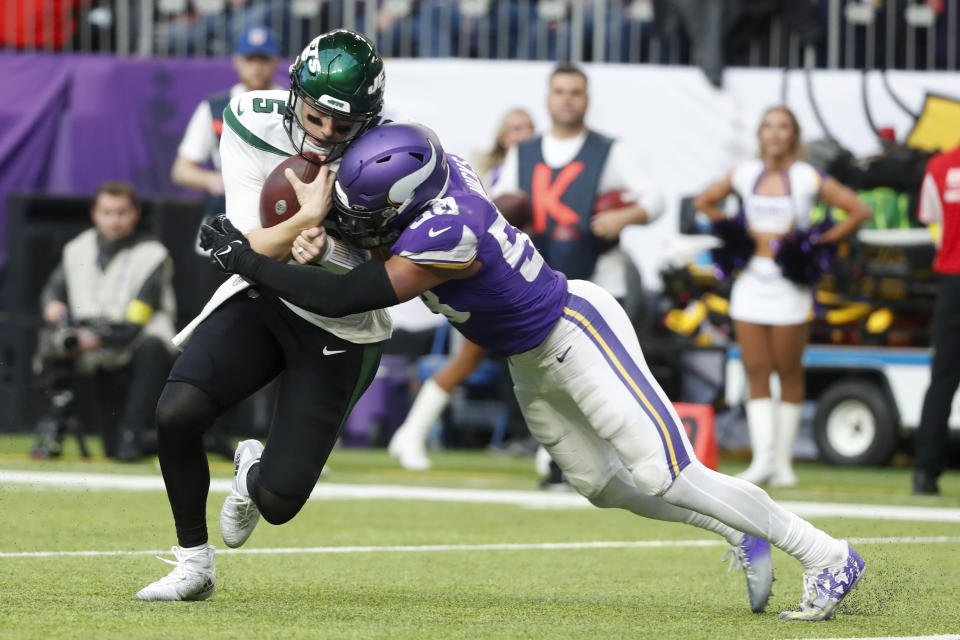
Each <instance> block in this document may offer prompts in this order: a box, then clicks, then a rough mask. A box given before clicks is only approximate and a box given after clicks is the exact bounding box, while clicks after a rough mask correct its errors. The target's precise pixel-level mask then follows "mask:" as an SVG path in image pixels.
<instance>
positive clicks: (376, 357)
mask: <svg viewBox="0 0 960 640" xmlns="http://www.w3.org/2000/svg"><path fill="white" fill-rule="evenodd" d="M382 349H383V344H382V343H380V342H373V343H371V344H365V345H363V354H362V355H361V359H360V373H359V375H358V376H357V384H356V386H354V388H353V395H352V396H350V404H348V405H347V410H346V411H345V412H344V414H343V418H341V419H340V427H339V428H338V429H337V433H338V434H339V433H340V431H341V430H343V424H344V423H345V422H346V421H347V418H348V417H350V412H351V411H353V407H354V405H355V404H357V400H359V399H360V396H361V395H363V392H364V391H366V389H367V387H368V386H370V383H371V382H373V378H374V376H375V375H376V373H377V365H378V364H379V363H380V352H381V351H382Z"/></svg>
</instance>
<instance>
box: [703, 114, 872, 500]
mask: <svg viewBox="0 0 960 640" xmlns="http://www.w3.org/2000/svg"><path fill="white" fill-rule="evenodd" d="M757 137H758V139H759V142H760V154H759V157H758V158H756V159H754V160H750V161H748V162H745V163H743V164H741V165H739V166H738V167H737V168H736V169H734V170H733V173H731V174H730V175H729V176H728V177H726V178H724V179H723V180H720V181H718V182H715V183H713V184H711V185H710V186H709V187H707V188H706V190H704V191H703V193H701V194H700V195H699V196H697V198H696V199H695V200H694V207H696V208H697V209H698V210H700V211H703V212H704V213H705V214H707V216H708V217H709V218H710V219H711V220H713V221H715V222H716V221H721V220H724V219H725V218H726V214H725V213H724V211H723V210H722V209H721V208H720V204H721V202H722V201H723V200H725V199H726V198H727V196H729V195H730V194H732V193H736V194H737V195H738V196H739V197H740V199H741V201H742V203H743V210H744V214H745V217H746V230H747V232H749V234H750V235H751V236H752V237H753V239H754V240H755V241H756V249H755V251H754V254H753V257H752V258H750V261H749V263H748V264H747V266H746V268H745V269H744V270H743V272H742V273H740V275H739V276H737V279H736V280H735V281H734V284H733V289H732V291H731V294H730V317H731V318H732V319H733V323H734V329H735V331H736V336H737V342H738V343H739V345H740V351H741V354H742V357H743V366H744V368H745V369H746V373H747V379H748V384H749V387H750V399H749V400H748V401H747V424H748V426H749V429H750V444H751V447H752V448H753V460H752V461H751V463H750V467H749V468H748V469H747V470H746V471H745V472H744V473H742V474H740V477H741V478H743V479H745V480H748V481H750V482H753V483H755V484H760V483H765V482H768V481H769V483H770V484H771V486H775V487H790V486H794V485H795V484H797V477H796V475H795V474H794V472H793V466H792V462H791V459H792V457H793V445H794V441H795V440H796V436H797V429H798V427H799V424H800V417H801V413H802V409H803V400H804V377H803V375H804V374H803V362H802V360H803V349H804V347H805V346H806V344H807V340H808V339H809V336H810V320H811V319H812V312H813V291H812V288H811V287H810V286H808V285H802V284H797V283H795V282H792V281H790V280H788V279H787V278H786V277H785V276H784V275H783V274H782V273H781V269H780V266H779V265H778V264H777V262H776V261H775V260H774V258H775V255H776V247H777V246H778V243H779V242H780V240H781V239H782V238H783V237H784V236H785V235H786V234H787V232H789V231H791V230H794V229H799V230H809V229H810V226H811V222H810V210H811V209H812V208H813V206H814V205H815V204H816V203H817V201H818V200H821V199H822V200H823V201H824V202H826V203H827V204H829V205H831V206H834V207H838V208H840V209H843V210H844V211H847V212H849V215H848V216H847V218H846V220H844V221H843V222H841V223H839V224H837V225H835V226H833V227H832V228H831V229H830V230H829V231H827V232H825V233H824V234H823V235H821V236H820V238H819V241H820V242H822V243H836V242H839V241H840V240H841V239H843V238H845V237H846V236H847V235H849V234H851V233H853V232H854V231H855V230H856V229H857V227H859V226H860V225H861V224H862V223H864V222H866V221H867V220H869V219H870V218H871V217H872V215H873V214H872V212H871V211H870V209H869V208H868V207H867V206H866V205H865V204H864V203H862V202H861V201H860V200H859V199H858V198H857V195H856V194H855V193H854V192H853V191H851V190H850V189H848V188H847V187H845V186H843V185H842V184H840V183H839V182H837V181H836V180H835V179H833V178H831V177H830V176H827V175H825V174H822V173H820V172H819V171H818V170H817V169H815V168H814V167H813V166H812V165H810V164H808V163H807V162H804V161H802V160H801V159H800V157H801V155H802V154H803V150H802V142H801V139H800V126H799V124H798V123H797V119H796V116H794V115H793V112H791V111H790V110H789V109H787V108H786V107H782V106H778V107H773V108H771V109H768V110H767V111H766V113H765V114H764V116H763V119H762V120H761V122H760V127H759V129H758V131H757ZM774 371H776V372H777V375H778V376H779V378H780V401H779V403H775V402H774V400H773V398H772V397H771V392H770V374H771V373H773V372H774Z"/></svg>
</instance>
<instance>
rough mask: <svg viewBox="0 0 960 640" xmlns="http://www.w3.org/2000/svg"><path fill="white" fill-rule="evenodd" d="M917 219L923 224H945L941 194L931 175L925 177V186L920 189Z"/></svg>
mask: <svg viewBox="0 0 960 640" xmlns="http://www.w3.org/2000/svg"><path fill="white" fill-rule="evenodd" d="M917 219H918V220H919V221H920V222H922V223H923V224H936V223H941V222H943V203H942V202H940V192H939V191H938V190H937V182H936V180H934V179H933V176H932V175H931V174H929V173H927V174H926V175H924V176H923V185H922V186H921V187H920V205H919V207H917Z"/></svg>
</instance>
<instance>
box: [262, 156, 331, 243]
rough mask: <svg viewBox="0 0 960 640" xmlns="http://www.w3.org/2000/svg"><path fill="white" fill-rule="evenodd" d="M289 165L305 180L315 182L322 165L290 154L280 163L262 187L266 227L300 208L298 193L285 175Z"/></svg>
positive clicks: (291, 214) (263, 222) (263, 216)
mask: <svg viewBox="0 0 960 640" xmlns="http://www.w3.org/2000/svg"><path fill="white" fill-rule="evenodd" d="M287 167H289V168H291V169H293V171H294V173H296V174H297V177H298V178H300V180H301V181H303V182H313V179H314V178H316V177H317V173H319V172H320V165H317V164H314V163H312V162H310V161H309V160H307V159H306V158H303V157H302V156H299V155H296V156H290V157H289V158H287V159H286V160H284V161H283V162H281V163H280V164H278V165H277V166H276V167H275V168H274V170H273V171H271V172H270V175H268V176H267V179H266V180H265V181H264V183H263V187H261V188H260V224H261V225H263V226H264V227H272V226H273V225H275V224H279V223H281V222H283V221H284V220H286V219H287V218H289V217H291V216H293V214H295V213H296V212H297V211H299V210H300V203H299V202H298V201H297V194H296V192H294V190H293V187H292V186H290V181H289V180H287V177H286V176H285V175H283V171H284V169H286V168H287Z"/></svg>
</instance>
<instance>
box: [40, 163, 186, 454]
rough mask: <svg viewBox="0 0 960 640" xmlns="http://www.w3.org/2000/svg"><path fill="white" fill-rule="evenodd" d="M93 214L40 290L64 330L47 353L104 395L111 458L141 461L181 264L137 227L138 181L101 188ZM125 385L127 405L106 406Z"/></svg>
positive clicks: (50, 319)
mask: <svg viewBox="0 0 960 640" xmlns="http://www.w3.org/2000/svg"><path fill="white" fill-rule="evenodd" d="M90 217H91V218H92V220H93V224H94V227H93V228H92V229H88V230H86V231H84V232H83V233H81V234H80V235H79V236H77V237H76V238H74V239H73V240H71V241H70V242H68V243H67V245H66V246H65V247H64V249H63V259H62V261H61V262H60V264H59V265H58V266H57V268H56V269H55V270H54V272H53V273H52V274H51V275H50V278H49V279H48V281H47V284H46V286H45V287H44V289H43V292H42V294H41V302H42V305H43V320H44V322H45V323H46V325H47V326H49V327H54V326H58V325H59V326H60V327H61V328H62V330H64V331H66V333H65V334H63V333H61V335H62V337H61V338H60V340H59V344H58V349H57V350H55V352H54V353H52V354H49V355H48V357H53V358H55V359H59V360H62V361H69V362H70V363H72V372H73V374H74V376H75V377H78V378H79V377H84V378H86V380H87V381H92V383H93V387H94V388H96V390H97V391H98V398H103V401H102V402H101V407H100V411H99V412H98V413H99V415H100V416H101V417H102V419H103V424H102V425H101V428H102V436H103V448H104V451H105V453H106V455H107V457H115V458H116V459H117V460H122V461H135V460H138V459H139V458H140V457H141V437H142V435H143V434H144V432H146V431H147V430H148V429H152V428H153V422H154V421H153V413H154V408H155V407H156V405H157V398H158V397H159V395H160V390H161V389H162V388H163V383H164V380H165V379H166V376H167V372H168V371H169V369H170V364H171V362H172V349H173V345H172V343H171V339H172V338H173V335H174V329H173V322H174V317H175V316H176V303H175V301H174V294H173V263H172V261H171V260H170V257H169V256H168V255H167V250H166V249H165V248H164V246H163V245H162V244H160V242H158V241H157V240H155V239H154V238H152V237H151V236H149V235H148V234H146V233H144V232H142V231H139V230H138V229H137V223H138V221H139V220H140V206H139V204H138V203H137V197H136V193H135V192H134V190H133V187H131V186H130V185H128V184H126V183H123V182H106V183H104V184H102V185H101V186H100V187H99V188H98V189H97V192H96V195H95V197H94V202H93V207H92V209H91V210H90ZM117 390H122V391H123V392H124V393H123V394H122V398H119V399H121V401H122V408H121V409H120V410H119V411H116V410H115V408H114V407H111V406H108V405H107V402H108V401H109V400H108V399H113V398H114V397H115V396H116V392H117ZM105 405H107V406H105ZM117 417H119V423H117V424H115V423H116V422H117V421H116V419H115V418H117Z"/></svg>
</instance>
